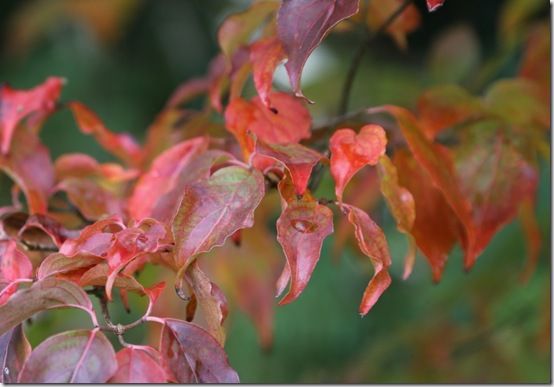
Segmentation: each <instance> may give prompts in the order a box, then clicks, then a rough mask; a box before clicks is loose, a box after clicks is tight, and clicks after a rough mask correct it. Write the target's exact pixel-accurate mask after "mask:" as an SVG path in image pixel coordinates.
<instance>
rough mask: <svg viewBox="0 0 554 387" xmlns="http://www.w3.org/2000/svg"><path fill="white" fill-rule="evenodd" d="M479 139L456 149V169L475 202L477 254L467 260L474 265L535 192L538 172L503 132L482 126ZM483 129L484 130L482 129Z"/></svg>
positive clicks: (477, 128)
mask: <svg viewBox="0 0 554 387" xmlns="http://www.w3.org/2000/svg"><path fill="white" fill-rule="evenodd" d="M475 129H476V130H477V131H478V139H476V140H477V141H478V143H475V142H473V141H470V142H469V143H463V144H462V145H461V146H460V147H459V149H458V150H457V152H456V155H455V160H456V171H457V173H458V176H459V178H460V186H461V190H462V193H463V194H464V195H465V196H466V197H467V198H468V199H469V200H470V202H471V204H472V209H473V212H472V215H473V221H474V224H475V227H476V232H475V244H474V249H475V255H473V256H470V257H469V258H468V259H466V260H465V261H464V264H465V267H466V269H469V268H471V266H472V265H473V264H474V263H475V259H476V258H477V256H478V255H479V254H480V253H481V252H482V251H483V250H484V249H485V247H486V246H487V245H488V243H489V242H490V240H491V239H492V237H493V236H494V235H495V234H496V232H498V230H500V228H501V227H502V226H504V225H505V224H507V223H508V222H510V221H511V220H512V219H513V218H514V217H515V216H516V215H517V213H518V209H519V206H520V205H521V204H522V203H523V202H524V201H525V200H527V199H529V198H532V197H534V196H535V193H536V189H537V184H538V173H537V171H536V170H535V168H533V167H532V166H531V165H530V164H529V163H528V162H527V161H526V160H525V159H524V158H523V156H522V155H521V154H520V153H519V152H518V151H517V150H516V149H515V148H514V146H513V145H511V143H510V142H509V140H508V139H506V138H504V135H502V134H500V133H489V134H488V136H489V138H486V137H484V136H487V134H485V133H484V132H483V130H482V129H483V128H482V127H476V128H475ZM480 129H481V130H480Z"/></svg>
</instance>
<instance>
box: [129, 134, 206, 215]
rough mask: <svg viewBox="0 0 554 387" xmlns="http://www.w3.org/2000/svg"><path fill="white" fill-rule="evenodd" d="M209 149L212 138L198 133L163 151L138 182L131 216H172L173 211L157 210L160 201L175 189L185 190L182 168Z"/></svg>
mask: <svg viewBox="0 0 554 387" xmlns="http://www.w3.org/2000/svg"><path fill="white" fill-rule="evenodd" d="M207 149H208V139H207V138H206V137H197V138H193V139H191V140H187V141H183V142H181V143H179V144H177V145H175V146H173V147H171V148H169V149H168V150H166V151H165V152H163V153H162V154H160V155H159V156H158V157H157V158H156V159H155V160H154V162H153V163H152V166H151V167H150V169H149V170H148V172H146V173H145V174H144V175H142V177H141V178H140V180H139V181H138V182H137V184H136V186H135V189H134V191H133V194H132V196H131V198H130V199H129V212H130V215H131V218H133V219H137V220H139V219H142V218H146V217H150V216H152V217H156V218H157V219H159V220H169V218H170V216H171V215H170V214H161V213H158V214H156V215H155V214H154V212H155V209H156V205H157V204H158V203H159V202H160V200H162V197H163V196H164V195H166V194H167V193H169V192H170V191H171V190H172V189H174V188H178V189H180V190H181V191H182V189H183V187H181V186H180V184H179V180H180V176H181V174H182V172H183V171H185V170H186V171H189V170H188V169H186V168H187V166H188V165H189V164H190V162H191V160H192V159H193V158H195V157H196V156H198V155H199V154H201V153H203V152H205V151H206V150H207ZM189 172H190V171H189Z"/></svg>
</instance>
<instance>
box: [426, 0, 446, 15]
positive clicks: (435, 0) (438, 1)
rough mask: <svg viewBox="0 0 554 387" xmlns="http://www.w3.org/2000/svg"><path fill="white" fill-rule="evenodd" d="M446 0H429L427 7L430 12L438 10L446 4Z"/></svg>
mask: <svg viewBox="0 0 554 387" xmlns="http://www.w3.org/2000/svg"><path fill="white" fill-rule="evenodd" d="M444 1H445V0H427V9H428V10H429V12H433V11H436V10H437V9H439V8H440V7H442V5H443V4H444Z"/></svg>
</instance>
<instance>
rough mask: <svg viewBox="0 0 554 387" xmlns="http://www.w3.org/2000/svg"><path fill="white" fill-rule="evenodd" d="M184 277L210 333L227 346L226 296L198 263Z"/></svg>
mask: <svg viewBox="0 0 554 387" xmlns="http://www.w3.org/2000/svg"><path fill="white" fill-rule="evenodd" d="M184 277H185V280H186V281H187V283H188V284H189V286H190V288H191V289H192V291H193V293H194V296H195V297H196V301H197V303H198V305H199V306H200V309H201V310H202V313H203V315H204V320H205V321H206V325H207V331H208V333H210V335H212V336H213V337H214V338H215V339H216V340H217V341H218V342H219V344H220V345H221V346H223V345H224V344H225V330H224V329H223V322H224V321H225V318H226V317H227V313H228V310H227V299H226V298H225V295H224V294H223V292H222V291H221V289H219V287H218V286H217V285H216V284H215V283H213V282H212V281H210V279H209V278H208V276H207V275H206V274H205V273H204V272H203V271H202V270H201V269H200V267H199V265H198V262H197V261H195V262H193V263H192V264H191V265H190V266H189V267H188V268H187V270H186V272H185V274H184Z"/></svg>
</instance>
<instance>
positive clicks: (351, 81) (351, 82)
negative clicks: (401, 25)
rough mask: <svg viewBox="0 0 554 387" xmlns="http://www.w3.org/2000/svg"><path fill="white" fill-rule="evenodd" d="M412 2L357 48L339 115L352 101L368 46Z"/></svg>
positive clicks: (389, 18) (344, 111)
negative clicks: (356, 79) (355, 82)
mask: <svg viewBox="0 0 554 387" xmlns="http://www.w3.org/2000/svg"><path fill="white" fill-rule="evenodd" d="M411 3H412V0H404V2H403V3H402V4H401V5H400V6H399V7H398V8H397V9H396V10H395V11H394V12H393V13H392V14H391V15H390V16H389V17H388V18H387V20H385V21H384V22H383V24H382V25H381V26H380V27H379V28H378V29H377V30H375V32H373V33H371V34H369V36H368V38H367V39H366V40H365V41H363V42H362V44H360V46H359V47H358V49H357V50H356V53H355V54H354V57H353V58H352V62H351V63H350V68H349V69H348V73H347V74H346V79H345V81H344V85H343V87H342V93H341V99H340V103H339V109H338V114H339V115H344V114H345V113H346V112H347V111H348V102H349V101H350V94H351V91H352V86H353V85H354V80H355V78H356V74H357V73H358V69H359V68H360V64H361V63H362V59H363V57H364V54H365V52H366V50H367V48H368V47H370V45H371V43H372V42H373V41H374V40H375V38H376V37H377V36H379V35H380V34H381V33H382V32H384V31H385V30H386V29H387V28H389V27H390V25H391V24H392V23H394V21H395V20H396V19H397V18H398V17H399V16H400V15H401V14H402V12H404V10H405V9H406V8H408V6H409V5H410V4H411Z"/></svg>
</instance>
